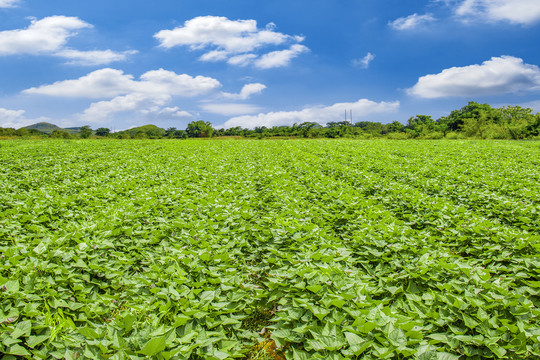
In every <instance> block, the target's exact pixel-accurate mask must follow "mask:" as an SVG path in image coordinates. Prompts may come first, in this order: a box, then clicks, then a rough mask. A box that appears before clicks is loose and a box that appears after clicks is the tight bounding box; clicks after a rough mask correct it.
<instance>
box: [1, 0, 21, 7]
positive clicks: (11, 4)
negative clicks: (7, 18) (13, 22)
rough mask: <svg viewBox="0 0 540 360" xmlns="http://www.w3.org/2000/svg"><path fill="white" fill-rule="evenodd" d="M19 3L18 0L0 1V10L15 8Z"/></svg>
mask: <svg viewBox="0 0 540 360" xmlns="http://www.w3.org/2000/svg"><path fill="white" fill-rule="evenodd" d="M17 3H19V0H0V8H11V7H15V6H16V5H17Z"/></svg>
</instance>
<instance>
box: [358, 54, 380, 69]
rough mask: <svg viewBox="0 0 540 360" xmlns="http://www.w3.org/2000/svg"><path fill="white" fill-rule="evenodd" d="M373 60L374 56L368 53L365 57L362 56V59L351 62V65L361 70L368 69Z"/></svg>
mask: <svg viewBox="0 0 540 360" xmlns="http://www.w3.org/2000/svg"><path fill="white" fill-rule="evenodd" d="M373 60H375V54H372V53H370V52H368V53H367V55H366V56H364V57H363V58H361V59H354V60H353V65H354V66H360V67H361V68H362V69H367V68H369V64H371V62H372V61H373Z"/></svg>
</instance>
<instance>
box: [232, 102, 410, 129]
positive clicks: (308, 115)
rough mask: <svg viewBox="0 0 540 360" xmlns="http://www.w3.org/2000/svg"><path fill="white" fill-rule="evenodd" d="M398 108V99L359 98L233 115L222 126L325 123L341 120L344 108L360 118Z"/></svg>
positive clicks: (247, 126)
mask: <svg viewBox="0 0 540 360" xmlns="http://www.w3.org/2000/svg"><path fill="white" fill-rule="evenodd" d="M398 109H399V101H395V102H379V103H377V102H374V101H371V100H367V99H360V100H358V101H357V102H353V103H337V104H334V105H331V106H318V107H308V108H305V109H303V110H299V111H279V112H270V113H261V114H258V115H245V116H238V117H233V118H231V119H229V120H228V121H227V122H225V124H224V127H225V128H230V127H236V126H241V127H243V128H254V127H257V126H266V127H273V126H281V125H292V124H294V123H297V124H300V123H303V122H306V121H314V122H317V123H319V124H326V123H329V122H332V121H341V120H342V115H343V111H344V110H352V111H353V113H354V114H355V117H357V118H359V119H361V118H365V117H366V116H368V115H371V114H375V113H391V112H395V111H397V110H398Z"/></svg>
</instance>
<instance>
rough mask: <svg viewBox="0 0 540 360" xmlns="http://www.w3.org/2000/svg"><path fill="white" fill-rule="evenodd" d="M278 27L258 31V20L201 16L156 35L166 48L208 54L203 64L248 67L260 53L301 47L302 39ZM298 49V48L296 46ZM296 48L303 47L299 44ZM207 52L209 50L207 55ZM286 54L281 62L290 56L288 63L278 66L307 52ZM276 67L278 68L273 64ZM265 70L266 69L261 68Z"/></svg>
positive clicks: (293, 50)
mask: <svg viewBox="0 0 540 360" xmlns="http://www.w3.org/2000/svg"><path fill="white" fill-rule="evenodd" d="M275 27H276V26H275V24H274V23H270V24H268V25H267V26H266V28H265V29H259V28H258V27H257V22H256V21H255V20H229V19H228V18H226V17H218V16H200V17H196V18H193V19H191V20H188V21H186V22H185V23H184V25H183V26H179V27H177V28H175V29H173V30H161V31H159V32H158V33H156V34H155V35H154V37H155V38H156V39H157V40H158V41H159V42H160V46H161V47H163V48H167V49H169V48H172V47H176V46H189V47H190V48H191V49H192V50H203V49H204V50H205V51H207V52H206V53H205V54H203V55H202V56H201V57H200V58H199V60H201V61H214V62H216V61H227V62H228V63H229V64H231V65H238V66H246V65H249V64H251V63H252V62H253V61H254V60H255V59H256V58H257V57H259V55H258V54H256V52H257V51H259V50H260V49H261V48H264V47H267V46H282V45H286V44H287V43H300V42H302V41H304V37H303V36H291V35H286V34H282V33H280V32H276V31H275ZM293 46H295V45H293ZM296 46H300V45H298V44H296ZM208 49H210V50H209V51H208ZM299 49H300V48H298V47H296V48H291V49H290V50H283V51H284V53H283V54H281V57H282V58H285V57H286V56H287V54H288V58H287V59H288V60H287V61H283V60H282V61H281V64H283V65H279V66H284V65H287V64H288V63H289V61H290V59H292V58H293V57H295V56H298V54H299V53H301V52H304V51H305V49H307V48H306V47H305V46H302V51H300V52H299ZM293 54H294V55H293ZM278 56H280V54H279V51H278V52H274V53H269V54H266V55H263V57H262V58H261V59H259V60H258V61H260V64H265V63H266V62H269V61H271V58H277V57H278ZM274 64H275V65H273V66H268V67H266V68H270V67H276V66H278V65H277V64H278V62H277V61H274ZM259 67H264V65H262V66H259Z"/></svg>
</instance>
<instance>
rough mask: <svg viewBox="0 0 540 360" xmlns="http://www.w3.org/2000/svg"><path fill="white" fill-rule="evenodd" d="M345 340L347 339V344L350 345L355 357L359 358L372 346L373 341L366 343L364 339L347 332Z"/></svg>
mask: <svg viewBox="0 0 540 360" xmlns="http://www.w3.org/2000/svg"><path fill="white" fill-rule="evenodd" d="M345 338H346V339H347V342H348V343H349V348H350V350H351V351H352V352H353V354H354V355H356V356H358V355H360V354H362V353H363V352H364V351H366V349H367V348H368V347H369V345H371V341H366V340H364V339H362V338H361V337H360V336H358V335H356V334H353V333H350V332H345Z"/></svg>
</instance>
